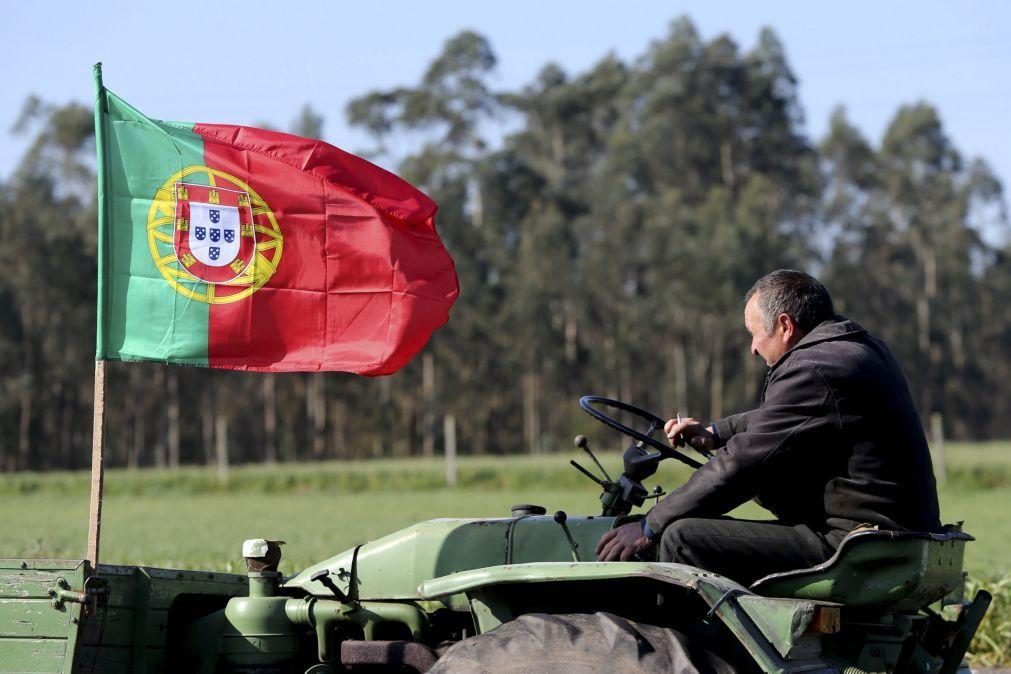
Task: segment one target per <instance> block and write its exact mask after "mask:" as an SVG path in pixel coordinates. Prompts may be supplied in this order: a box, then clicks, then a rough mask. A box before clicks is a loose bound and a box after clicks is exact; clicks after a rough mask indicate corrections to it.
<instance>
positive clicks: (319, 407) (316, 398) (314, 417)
mask: <svg viewBox="0 0 1011 674" xmlns="http://www.w3.org/2000/svg"><path fill="white" fill-rule="evenodd" d="M325 384H326V382H325V381H324V379H323V375H322V374H310V375H309V390H308V395H307V401H306V402H307V405H308V411H309V419H310V420H311V421H312V458H313V459H314V460H316V461H319V460H320V459H322V458H323V455H324V454H325V453H326V386H325Z"/></svg>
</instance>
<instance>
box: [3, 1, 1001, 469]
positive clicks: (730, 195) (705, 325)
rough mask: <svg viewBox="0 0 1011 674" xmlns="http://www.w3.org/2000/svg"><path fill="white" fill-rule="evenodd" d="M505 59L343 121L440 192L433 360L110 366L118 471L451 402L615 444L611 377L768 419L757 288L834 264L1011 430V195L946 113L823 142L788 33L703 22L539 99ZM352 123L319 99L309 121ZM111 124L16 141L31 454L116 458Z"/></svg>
mask: <svg viewBox="0 0 1011 674" xmlns="http://www.w3.org/2000/svg"><path fill="white" fill-rule="evenodd" d="M495 67H496V56H495V53H494V50H493V48H492V45H491V44H490V43H489V42H488V40H487V39H485V38H484V37H483V36H481V35H478V34H476V33H473V32H463V33H460V34H458V35H456V36H454V37H452V38H451V39H449V40H448V41H447V42H446V43H445V45H444V47H443V50H442V52H441V53H440V54H438V55H437V57H436V58H435V59H434V60H433V61H432V62H431V63H430V64H429V66H428V68H427V70H426V71H425V73H424V75H423V77H422V78H421V80H420V81H418V82H415V83H410V84H407V85H405V86H403V87H399V88H395V89H391V90H378V91H374V92H370V93H367V94H366V95H363V96H361V97H359V98H356V99H354V100H352V101H351V102H350V103H349V104H348V106H347V109H346V111H344V112H345V114H346V115H347V118H348V120H349V121H350V123H351V124H352V125H354V126H357V127H359V128H361V129H363V130H364V131H366V132H367V133H368V134H369V137H371V138H372V139H373V140H374V147H373V148H372V152H373V154H374V155H375V156H376V157H378V158H379V159H380V160H383V161H385V162H386V163H387V165H394V166H395V168H396V169H397V170H398V172H399V173H400V174H401V175H402V176H404V177H405V178H406V179H407V180H409V181H411V182H412V183H414V184H415V185H418V186H419V187H421V188H422V189H423V190H425V191H426V192H427V193H428V194H430V195H431V196H432V197H433V198H434V199H435V200H436V201H437V202H438V203H439V204H440V211H439V216H438V218H437V225H438V228H439V231H440V234H441V235H442V237H443V239H444V241H445V242H446V245H447V247H448V248H449V250H450V252H451V253H452V254H453V256H454V259H455V261H456V264H457V269H458V273H459V276H460V283H461V288H462V292H461V296H460V299H459V300H458V301H457V304H456V305H455V307H454V309H453V311H452V315H451V319H450V322H449V323H448V324H447V325H446V326H445V327H444V328H442V329H441V330H440V331H439V332H437V333H436V335H435V336H434V337H433V339H432V341H431V343H430V344H429V345H428V347H427V348H426V349H425V351H424V352H423V353H422V354H421V355H420V356H419V357H418V358H416V359H415V360H414V361H413V362H412V363H411V364H410V365H408V366H407V367H406V368H404V370H402V371H401V372H400V373H398V374H396V375H394V376H392V377H384V378H377V379H366V378H360V377H354V376H352V375H344V374H322V375H321V374H311V375H310V374H304V375H303V374H289V375H262V374H249V373H236V372H221V371H208V370H202V369H193V368H178V367H168V366H163V365H160V364H155V363H141V364H123V363H111V364H110V367H109V389H108V398H107V410H108V411H107V431H106V432H107V457H108V461H109V463H111V464H113V465H126V466H148V465H154V466H175V465H180V464H184V463H202V462H208V463H213V462H217V463H219V464H221V463H222V462H226V461H232V462H264V461H266V462H272V461H293V460H319V459H328V458H365V457H374V456H408V455H434V454H438V453H439V452H440V451H441V450H442V444H443V440H444V438H443V436H444V433H445V431H444V429H445V428H446V424H445V423H444V420H445V418H446V417H447V416H452V418H453V419H454V420H455V425H456V426H455V427H456V436H457V438H458V442H459V451H460V452H461V453H476V454H483V453H510V452H547V451H553V450H555V449H559V448H568V447H569V446H570V444H569V443H570V440H569V438H571V437H572V435H573V434H574V433H577V432H583V433H588V434H591V437H593V438H594V439H595V440H600V441H603V442H606V443H610V444H614V440H613V439H612V438H613V436H605V435H603V431H602V430H601V429H597V428H594V424H593V422H591V421H590V420H589V418H588V417H585V416H584V415H582V413H581V412H580V410H579V408H578V405H577V404H576V401H577V399H578V397H579V396H580V395H583V394H587V393H596V394H602V395H608V396H611V397H616V398H620V399H623V400H627V401H629V402H633V403H635V404H637V405H640V406H642V407H645V408H647V409H652V410H654V411H656V412H657V413H658V414H660V415H661V416H667V415H669V414H672V413H673V411H674V410H678V411H680V412H681V413H682V414H691V415H694V416H696V417H698V418H703V419H707V418H715V417H719V416H721V415H724V414H728V413H730V412H733V411H736V410H741V409H746V408H750V407H751V406H753V405H754V404H755V403H756V401H757V395H758V391H759V389H760V385H761V382H762V379H763V376H764V369H765V366H764V364H762V363H760V362H759V361H758V359H756V358H755V357H754V356H752V355H750V354H749V353H748V337H747V334H746V333H745V331H744V328H743V324H742V317H741V313H742V307H743V302H742V296H743V294H744V292H745V291H746V290H747V289H748V287H750V285H751V283H752V282H753V281H754V280H755V279H756V278H758V277H759V276H761V275H762V274H764V273H766V272H768V271H770V270H772V269H776V268H780V267H791V268H797V269H804V270H807V271H810V272H812V273H814V274H815V275H817V276H819V278H821V279H822V280H823V281H824V282H825V284H826V285H827V287H828V288H829V290H830V291H831V292H832V294H833V297H834V299H835V301H836V304H837V309H838V310H839V311H840V312H841V313H844V314H846V315H848V316H849V317H850V318H853V319H854V320H856V321H858V322H860V323H862V324H863V325H865V326H866V327H868V328H869V329H871V330H872V331H873V332H875V333H877V334H879V335H880V336H882V337H884V338H885V339H886V340H887V341H888V342H889V343H890V344H891V346H892V348H893V349H894V350H895V352H896V354H897V355H898V356H899V358H900V360H901V361H902V362H903V364H904V366H905V369H906V372H907V375H908V377H909V380H910V384H911V386H912V389H913V392H914V396H915V398H916V400H917V402H918V404H919V408H920V412H921V414H922V415H923V416H924V418H925V419H926V418H927V417H929V416H931V415H933V414H935V413H936V414H941V415H943V418H944V420H945V430H946V433H947V434H948V435H949V436H950V437H955V438H965V439H982V438H992V437H1008V436H1011V415H1008V414H1007V411H1008V410H1011V385H1009V383H1008V382H1009V381H1011V363H1009V359H1008V357H1007V355H1008V352H1009V346H1011V312H1008V311H1007V310H1006V309H1005V305H1004V302H1005V301H1007V299H1008V298H1011V245H1009V243H1008V241H1009V237H1008V236H1007V214H1006V204H1005V201H1004V197H1003V192H1002V186H1001V184H1000V181H999V180H998V179H997V178H996V176H995V175H994V174H993V172H992V171H991V169H990V168H989V167H988V166H987V164H986V163H985V162H984V161H982V160H980V159H970V158H966V157H963V156H962V154H961V153H960V152H959V151H958V149H957V148H956V147H955V146H954V144H953V142H952V140H951V138H949V137H948V135H947V134H946V132H945V130H944V127H943V125H942V123H941V120H940V118H939V115H938V112H937V110H936V109H935V108H934V107H932V106H931V105H930V104H929V103H925V102H914V103H911V104H909V105H906V106H903V107H901V108H900V109H899V110H897V111H896V112H895V115H894V117H893V118H892V120H891V123H890V124H889V126H888V128H887V130H886V132H885V134H884V137H883V139H882V140H881V141H880V142H879V143H875V142H872V141H871V140H869V139H867V138H866V137H864V136H863V135H862V134H861V132H860V131H859V130H858V129H857V128H855V127H854V126H853V125H852V124H851V123H850V122H849V121H848V119H847V117H846V113H845V111H844V110H843V109H842V108H840V109H838V110H837V111H836V112H835V113H834V114H833V116H832V119H831V124H830V126H829V130H828V132H827V135H826V136H825V137H824V138H821V139H812V138H809V137H808V135H807V134H806V132H805V127H804V118H803V110H802V106H801V101H800V100H799V97H798V91H797V79H796V77H795V76H794V74H793V71H792V70H791V68H790V65H789V62H788V59H787V56H786V52H785V49H784V47H783V45H782V44H781V43H780V41H779V40H778V38H777V37H776V35H775V34H774V33H773V32H772V31H771V30H768V29H766V30H763V31H761V33H760V34H759V35H758V38H757V41H756V43H755V45H754V46H752V47H751V48H749V49H746V50H745V49H742V48H741V47H739V46H738V45H737V44H735V42H734V41H733V40H732V39H730V38H729V37H727V36H718V37H715V38H714V39H711V40H708V41H707V40H705V39H703V38H702V37H700V35H699V34H698V32H697V30H696V29H695V27H694V26H693V25H692V23H691V21H690V20H689V19H687V18H681V19H678V20H676V21H675V22H673V23H672V24H671V26H670V28H669V30H668V31H667V33H666V34H665V35H664V36H663V37H662V38H660V39H657V40H656V41H654V42H652V43H651V44H649V45H648V46H647V47H646V48H645V50H644V51H643V53H642V54H641V55H640V56H639V57H637V58H635V59H633V60H631V61H628V62H626V61H622V60H621V59H619V58H617V57H616V56H614V55H607V56H605V57H603V58H602V59H601V60H600V61H599V62H598V63H597V64H595V65H594V66H593V67H591V68H589V69H588V70H586V71H585V72H580V73H574V74H570V73H566V72H565V71H563V70H562V69H561V68H559V67H558V66H556V65H552V64H548V65H546V66H545V67H544V68H543V69H542V70H541V72H540V73H539V74H538V75H537V77H536V78H535V79H534V81H532V82H530V83H529V84H528V85H526V86H525V87H523V88H522V89H520V90H518V91H498V90H496V89H495V88H494V86H493V84H492V83H493V82H494V72H495ZM323 123H324V116H323V115H321V114H320V113H318V112H316V111H314V110H313V109H312V108H310V107H309V106H306V108H305V109H304V110H303V113H302V114H301V115H300V117H299V118H298V119H297V120H295V122H294V123H293V124H292V125H291V127H290V128H289V130H290V131H293V132H294V133H299V134H303V135H309V136H315V137H318V136H320V135H321V134H322V125H323ZM92 124H93V117H92V112H91V110H90V108H89V107H86V106H83V105H79V104H69V105H65V106H52V105H48V104H46V103H45V102H43V101H40V100H38V99H35V98H32V99H30V100H29V101H27V102H26V103H25V105H24V108H23V112H22V115H21V118H20V120H19V122H18V124H17V126H16V127H15V131H16V132H19V133H24V134H31V135H32V138H33V139H34V140H33V142H32V144H31V146H30V148H29V149H28V151H27V152H26V154H25V156H24V158H23V160H22V162H21V163H20V165H19V166H18V168H17V169H16V170H15V172H14V173H13V174H12V175H11V176H10V178H9V179H8V180H6V181H4V182H2V183H0V232H2V240H3V245H2V246H0V261H2V267H0V268H2V270H3V273H2V274H0V365H2V367H3V371H4V373H5V374H4V378H3V388H2V389H0V432H2V435H0V437H2V441H0V466H2V467H3V469H4V470H6V471H16V470H26V469H32V470H44V469H78V468H83V467H85V466H87V465H88V464H89V461H90V458H89V455H90V452H89V451H88V450H89V448H90V437H91V423H92V388H93V362H92V361H93V354H94V325H95V277H96V261H95V250H96V227H95V218H96V207H95V194H94V185H95V176H94V138H93V129H92ZM502 125H505V126H507V127H508V128H509V129H510V131H509V132H508V133H506V134H505V135H504V137H499V136H500V135H501V134H500V133H499V132H498V131H497V129H498V128H500V127H501V126H502ZM396 147H399V148H403V147H407V148H410V149H409V150H408V151H404V152H402V153H401V154H399V155H394V154H393V152H392V151H391V149H390V148H396ZM995 232H996V233H997V236H996V237H994V236H992V233H995ZM987 234H990V236H985V235H987ZM995 238H997V239H1000V238H1002V239H1003V241H1004V243H1002V244H1001V245H999V246H995V245H994V244H993V243H988V241H990V242H992V241H993V240H994V239H995Z"/></svg>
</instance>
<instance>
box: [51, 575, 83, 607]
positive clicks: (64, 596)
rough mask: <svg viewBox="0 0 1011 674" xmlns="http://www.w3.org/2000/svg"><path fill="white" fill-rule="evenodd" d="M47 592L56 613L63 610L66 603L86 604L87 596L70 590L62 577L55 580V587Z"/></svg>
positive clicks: (68, 584)
mask: <svg viewBox="0 0 1011 674" xmlns="http://www.w3.org/2000/svg"><path fill="white" fill-rule="evenodd" d="M48 592H49V598H50V604H52V606H53V608H55V609H56V610H58V611H60V610H63V605H64V604H65V603H67V602H69V603H71V604H87V603H88V595H87V594H86V593H84V592H75V591H74V590H72V589H70V583H68V582H67V579H66V578H64V577H62V576H60V577H58V578H57V579H56V585H54V586H53V587H51V588H49V589H48Z"/></svg>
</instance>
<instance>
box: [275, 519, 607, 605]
mask: <svg viewBox="0 0 1011 674" xmlns="http://www.w3.org/2000/svg"><path fill="white" fill-rule="evenodd" d="M613 524H614V518H613V517H570V518H569V519H568V522H567V525H568V527H569V530H570V531H571V532H572V536H573V539H574V540H575V541H576V544H577V545H579V549H580V550H592V549H593V548H594V547H595V546H596V544H597V541H599V540H600V537H601V536H603V535H604V532H606V531H607V530H608V529H610V528H611V526H613ZM354 552H355V551H354V550H348V551H346V552H344V553H341V554H340V555H337V556H336V557H332V558H330V559H328V560H326V561H323V562H321V563H319V564H316V565H314V566H311V567H309V568H308V569H305V570H304V571H302V572H301V573H299V574H298V575H296V576H295V577H293V578H291V579H290V580H288V581H287V582H286V583H285V587H287V588H289V589H294V588H299V589H302V590H304V591H306V592H308V593H310V594H314V595H318V596H324V597H325V596H329V595H330V593H329V591H328V590H327V589H326V588H325V587H324V586H322V585H321V584H320V583H318V582H313V581H312V580H311V578H312V574H313V573H315V572H316V571H321V570H323V569H326V570H328V571H329V572H330V576H329V578H330V579H331V580H333V581H334V582H335V583H336V584H337V586H338V588H339V589H340V590H341V591H342V592H345V593H348V594H351V571H352V566H353V565H354V566H355V567H356V580H357V591H358V593H359V595H358V596H359V598H361V599H383V600H388V599H420V598H421V597H420V595H419V593H418V586H419V585H420V584H421V583H423V582H425V581H427V580H430V579H432V578H438V577H440V576H445V575H448V574H451V573H456V572H459V571H466V570H469V569H480V568H484V567H489V566H497V565H501V564H505V563H507V561H509V560H510V559H511V560H512V561H513V562H515V563H522V562H542V561H557V562H568V563H570V564H571V563H572V551H571V548H570V547H569V543H568V540H567V539H566V538H565V533H564V532H563V531H562V528H561V527H560V526H559V525H558V524H557V523H556V522H555V521H554V519H553V518H552V517H550V516H538V517H524V518H519V519H514V518H501V519H436V520H429V521H427V522H421V523H419V524H416V525H414V526H411V527H408V528H407V529H403V530H401V531H398V532H396V533H393V534H390V535H389V536H385V537H383V538H380V539H378V540H375V541H372V542H371V543H367V544H365V545H363V546H361V548H359V549H358V553H357V561H355V559H354V557H355V555H354ZM453 601H455V600H453ZM464 607H465V605H464Z"/></svg>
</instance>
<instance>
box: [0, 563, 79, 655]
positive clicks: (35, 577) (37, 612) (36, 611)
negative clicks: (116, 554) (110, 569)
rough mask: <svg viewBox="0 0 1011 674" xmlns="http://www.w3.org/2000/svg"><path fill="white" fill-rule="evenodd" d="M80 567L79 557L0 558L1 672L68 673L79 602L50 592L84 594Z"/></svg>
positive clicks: (77, 625) (77, 627) (65, 595)
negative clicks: (58, 597)
mask: <svg viewBox="0 0 1011 674" xmlns="http://www.w3.org/2000/svg"><path fill="white" fill-rule="evenodd" d="M84 569H85V565H84V562H83V561H79V560H71V561H68V560H31V561H29V560H25V561H23V562H22V561H20V560H0V653H2V654H3V655H2V658H0V666H2V668H3V671H4V672H5V673H7V672H10V673H18V672H32V673H42V672H67V673H69V672H71V671H72V664H73V658H74V653H75V648H76V644H77V640H78V633H79V631H80V623H81V615H82V609H83V606H82V605H81V604H79V603H74V602H72V601H54V598H53V596H54V594H57V595H58V594H60V593H63V594H64V597H65V598H66V597H67V596H69V595H70V594H72V593H80V592H82V591H83V589H84ZM61 581H62V582H61Z"/></svg>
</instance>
